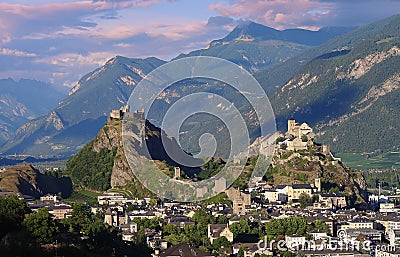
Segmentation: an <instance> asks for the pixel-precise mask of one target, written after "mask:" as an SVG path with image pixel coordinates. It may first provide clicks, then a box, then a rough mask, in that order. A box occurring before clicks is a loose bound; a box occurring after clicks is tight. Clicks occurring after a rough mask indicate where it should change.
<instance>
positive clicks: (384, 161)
mask: <svg viewBox="0 0 400 257" xmlns="http://www.w3.org/2000/svg"><path fill="white" fill-rule="evenodd" d="M335 156H337V157H339V158H342V161H343V162H344V163H345V164H346V165H348V166H349V167H350V168H352V169H354V170H367V169H391V168H397V169H399V168H400V153H399V152H393V153H383V154H376V155H375V154H374V155H372V154H363V153H340V154H336V155H335Z"/></svg>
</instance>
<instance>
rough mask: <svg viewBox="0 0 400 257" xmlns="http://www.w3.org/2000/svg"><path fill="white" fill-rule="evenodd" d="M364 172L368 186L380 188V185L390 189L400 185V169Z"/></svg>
mask: <svg viewBox="0 0 400 257" xmlns="http://www.w3.org/2000/svg"><path fill="white" fill-rule="evenodd" d="M362 174H363V176H364V178H365V182H367V185H368V188H378V187H379V185H380V186H381V188H383V189H385V190H390V189H392V188H393V187H396V188H399V187H400V170H397V169H393V170H387V171H385V172H380V171H379V172H377V171H364V172H363V173H362Z"/></svg>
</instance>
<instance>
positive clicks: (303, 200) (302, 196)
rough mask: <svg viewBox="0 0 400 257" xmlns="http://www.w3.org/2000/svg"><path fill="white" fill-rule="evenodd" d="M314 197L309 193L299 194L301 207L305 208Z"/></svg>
mask: <svg viewBox="0 0 400 257" xmlns="http://www.w3.org/2000/svg"><path fill="white" fill-rule="evenodd" d="M312 202H313V201H312V199H311V197H310V195H309V194H307V193H301V194H300V196H299V203H300V207H301V208H305V207H306V206H307V204H309V203H312Z"/></svg>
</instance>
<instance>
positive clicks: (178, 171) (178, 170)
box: [174, 167, 181, 179]
mask: <svg viewBox="0 0 400 257" xmlns="http://www.w3.org/2000/svg"><path fill="white" fill-rule="evenodd" d="M180 177H181V168H179V167H175V168H174V179H178V178H180Z"/></svg>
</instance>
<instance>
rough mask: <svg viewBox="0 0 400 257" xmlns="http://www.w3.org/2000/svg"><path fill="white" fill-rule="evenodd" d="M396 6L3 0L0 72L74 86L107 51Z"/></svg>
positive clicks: (377, 13) (372, 0) (177, 48)
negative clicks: (243, 26) (249, 23)
mask: <svg viewBox="0 0 400 257" xmlns="http://www.w3.org/2000/svg"><path fill="white" fill-rule="evenodd" d="M398 13H400V0H337V1H333V0H89V1H87V0H78V1H73V0H34V1H32V0H15V1H6V2H4V1H2V2H0V79H1V78H13V79H16V80H17V79H20V78H29V79H36V80H40V81H44V82H49V83H53V84H55V85H58V86H65V87H73V86H74V85H75V83H76V82H77V81H78V80H79V79H80V78H81V77H82V76H84V75H85V74H86V73H88V72H90V71H92V70H94V69H95V68H97V67H99V66H101V65H103V64H104V63H105V62H106V61H107V60H108V59H110V58H112V57H114V56H116V55H122V56H126V57H132V58H143V57H149V56H155V57H158V58H161V59H164V60H170V59H171V58H173V57H175V56H177V55H178V54H179V53H187V52H189V51H191V50H195V49H199V48H205V47H206V46H207V44H208V43H209V42H210V41H212V40H214V39H219V38H222V37H224V36H225V35H227V34H228V33H229V31H231V30H232V29H233V28H234V27H235V26H236V25H237V24H238V23H240V22H241V21H244V20H251V21H255V22H258V23H261V24H264V25H267V26H270V27H273V28H276V29H286V28H305V29H312V30H318V29H319V28H321V27H326V26H359V25H363V24H366V23H370V22H373V21H376V20H379V19H383V18H386V17H389V16H391V15H394V14H398Z"/></svg>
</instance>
